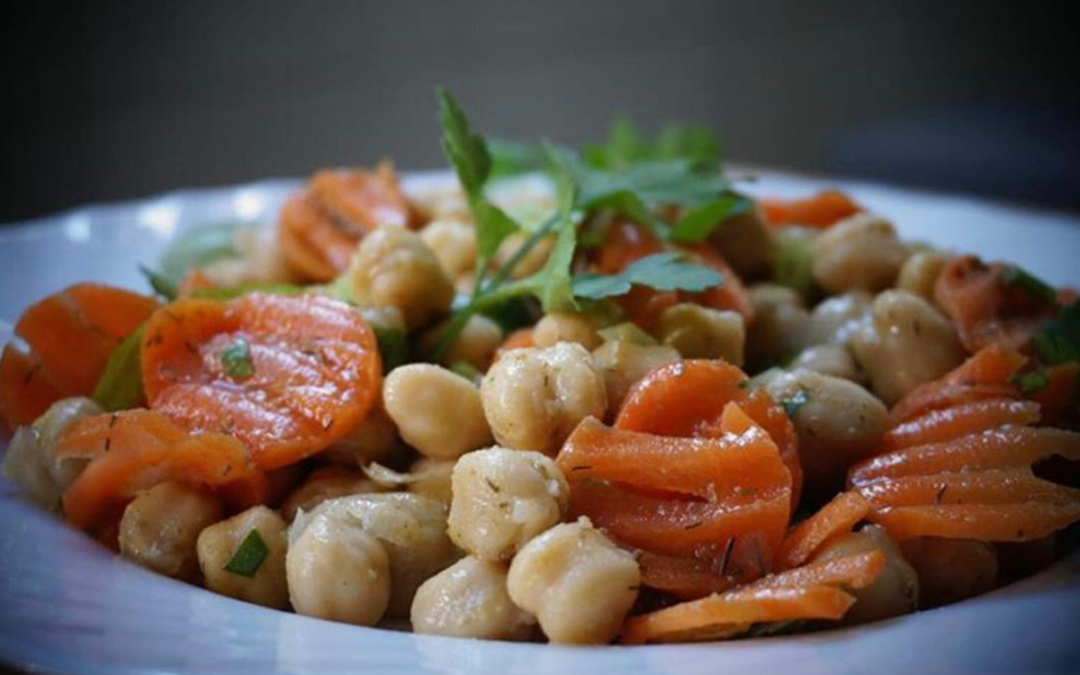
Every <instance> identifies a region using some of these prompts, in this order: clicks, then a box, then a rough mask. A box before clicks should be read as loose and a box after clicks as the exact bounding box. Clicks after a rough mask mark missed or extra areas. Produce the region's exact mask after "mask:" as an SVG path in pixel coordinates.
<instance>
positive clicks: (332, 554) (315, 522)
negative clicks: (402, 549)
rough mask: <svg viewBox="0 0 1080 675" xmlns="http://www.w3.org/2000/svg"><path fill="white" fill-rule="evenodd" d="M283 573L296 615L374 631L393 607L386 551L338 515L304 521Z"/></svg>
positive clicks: (366, 534)
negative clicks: (373, 628) (387, 611)
mask: <svg viewBox="0 0 1080 675" xmlns="http://www.w3.org/2000/svg"><path fill="white" fill-rule="evenodd" d="M327 503H332V502H327ZM324 506H325V505H324ZM316 510H318V509H316ZM293 527H294V528H295V527H296V525H295V524H294V525H293ZM285 574H286V579H287V580H288V587H289V600H290V601H291V602H292V606H293V609H295V610H296V613H297V614H303V615H304V616H314V617H317V618H320V619H329V620H330V621H342V622H345V623H351V624H356V625H359V626H374V625H375V624H376V623H378V622H379V620H380V619H382V616H383V614H384V613H385V612H386V608H387V606H389V604H390V556H389V555H387V553H386V548H385V547H384V546H383V545H382V543H381V542H380V541H379V540H378V539H377V538H375V537H374V536H373V535H371V534H369V533H367V532H365V531H364V530H363V529H362V528H360V527H358V526H357V525H356V524H355V523H352V522H350V521H348V520H347V519H345V518H341V517H339V516H338V515H337V514H334V513H319V514H317V515H313V516H312V517H311V518H307V519H305V520H304V527H303V529H302V530H301V531H300V533H299V534H298V535H296V536H295V537H294V536H293V535H292V531H291V530H290V542H289V549H288V552H287V553H286V555H285Z"/></svg>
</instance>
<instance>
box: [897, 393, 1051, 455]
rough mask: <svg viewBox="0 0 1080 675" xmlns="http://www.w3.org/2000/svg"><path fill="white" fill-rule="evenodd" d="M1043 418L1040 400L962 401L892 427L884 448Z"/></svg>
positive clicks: (902, 446) (919, 442)
mask: <svg viewBox="0 0 1080 675" xmlns="http://www.w3.org/2000/svg"><path fill="white" fill-rule="evenodd" d="M1038 421H1039V404H1038V403H1034V402H1032V401H1014V400H1012V399H1005V398H988V399H981V400H976V401H971V402H968V403H961V404H959V405H955V406H953V407H951V408H945V409H942V410H933V411H931V412H928V413H926V414H925V415H922V416H921V417H916V418H914V419H911V420H908V421H907V422H903V423H901V424H899V425H897V426H895V427H893V428H892V429H891V430H890V431H888V432H887V433H886V434H885V436H884V437H883V438H882V440H881V446H880V448H881V450H882V451H888V450H895V449H897V448H905V447H909V446H912V445H925V444H927V443H939V442H942V441H948V440H951V439H953V438H959V437H961V436H966V435H967V434H971V433H976V432H979V431H983V430H986V429H992V428H994V427H997V426H1002V425H1005V424H1017V425H1029V424H1035V423H1036V422H1038Z"/></svg>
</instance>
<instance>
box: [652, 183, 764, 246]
mask: <svg viewBox="0 0 1080 675" xmlns="http://www.w3.org/2000/svg"><path fill="white" fill-rule="evenodd" d="M749 209H750V200H749V199H747V198H746V197H743V196H742V195H740V194H738V193H735V192H726V193H724V194H722V195H720V197H718V198H716V199H714V200H712V201H710V202H705V203H704V204H702V205H701V206H698V207H696V208H693V209H691V210H689V211H687V212H686V214H685V215H684V216H683V217H682V218H680V219H679V222H677V223H675V226H674V227H673V228H671V240H672V241H683V242H690V243H697V242H702V241H705V240H706V239H707V238H708V237H709V235H710V234H712V231H713V229H715V228H716V226H717V225H719V224H720V223H722V222H724V221H725V220H727V219H728V218H730V217H732V216H736V215H739V214H741V213H745V212H746V211H748V210H749Z"/></svg>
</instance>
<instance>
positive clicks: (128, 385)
mask: <svg viewBox="0 0 1080 675" xmlns="http://www.w3.org/2000/svg"><path fill="white" fill-rule="evenodd" d="M145 333H146V324H143V325H141V326H139V328H138V329H137V330H136V331H135V332H134V333H132V334H131V335H129V336H127V337H126V338H124V341H123V342H121V343H120V344H119V345H117V347H116V349H113V351H112V353H111V354H109V362H108V364H106V366H105V372H103V373H102V374H101V379H99V380H98V383H97V386H96V387H94V394H93V399H94V402H95V403H97V404H98V405H99V406H101V407H102V408H104V409H105V411H106V412H116V411H117V410H127V409H128V408H134V407H136V406H138V405H139V401H141V400H142V397H143V384H142V361H141V359H140V356H141V353H142V338H143V334H145Z"/></svg>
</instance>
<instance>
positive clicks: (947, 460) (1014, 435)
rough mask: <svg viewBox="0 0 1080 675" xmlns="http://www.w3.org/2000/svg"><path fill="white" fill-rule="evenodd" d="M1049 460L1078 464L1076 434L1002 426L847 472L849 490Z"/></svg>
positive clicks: (909, 450) (885, 457) (916, 448)
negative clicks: (1059, 458)
mask: <svg viewBox="0 0 1080 675" xmlns="http://www.w3.org/2000/svg"><path fill="white" fill-rule="evenodd" d="M1053 455H1059V456H1062V457H1064V458H1066V459H1069V460H1072V461H1080V434H1077V433H1074V432H1071V431H1063V430H1061V429H1049V428H1038V429H1034V428H1030V427H1019V426H1006V427H1000V428H997V429H989V430H987V431H982V432H979V433H973V434H968V435H966V436H962V437H960V438H956V439H953V440H949V441H944V442H941V443H931V444H927V445H913V446H909V447H906V448H902V449H900V450H894V451H891V452H887V453H884V454H881V455H878V456H877V457H871V458H870V459H867V460H864V461H863V462H862V463H860V464H857V465H855V466H853V467H852V468H851V470H850V472H849V473H848V484H849V485H854V486H861V485H865V484H867V483H869V482H871V481H874V480H877V479H881V478H886V477H891V478H901V477H904V476H928V475H935V474H939V473H948V472H958V471H973V470H980V469H1000V468H1010V467H1021V466H1031V465H1032V464H1033V463H1034V462H1036V461H1038V460H1040V459H1043V458H1045V457H1050V456H1053Z"/></svg>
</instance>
